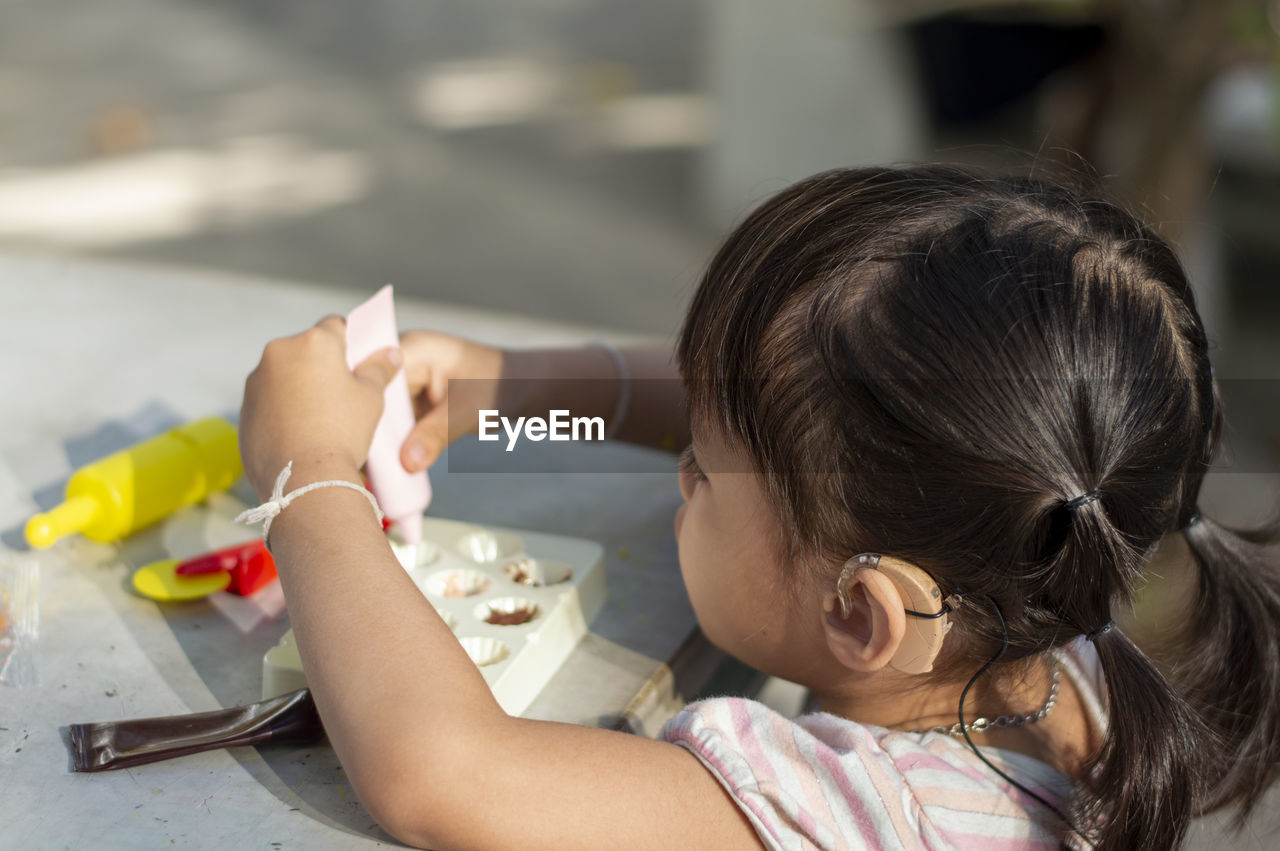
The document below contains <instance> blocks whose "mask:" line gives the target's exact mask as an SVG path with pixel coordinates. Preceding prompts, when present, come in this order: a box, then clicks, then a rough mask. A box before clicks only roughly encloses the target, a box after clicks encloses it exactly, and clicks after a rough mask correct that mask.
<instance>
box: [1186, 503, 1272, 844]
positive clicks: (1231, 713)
mask: <svg viewBox="0 0 1280 851" xmlns="http://www.w3.org/2000/svg"><path fill="white" fill-rule="evenodd" d="M1184 534H1185V536H1186V539H1187V543H1188V544H1189V545H1190V549H1191V553H1192V555H1193V556H1194V558H1195V562H1196V566H1197V568H1198V574H1199V583H1198V588H1197V593H1196V595H1195V601H1194V603H1193V605H1192V609H1191V612H1190V615H1191V617H1190V619H1189V622H1188V624H1187V627H1186V631H1185V633H1184V634H1183V635H1182V636H1180V637H1179V639H1178V640H1177V641H1176V646H1175V647H1174V651H1175V654H1174V655H1172V656H1171V657H1170V659H1171V661H1172V662H1173V664H1172V665H1171V671H1170V676H1171V679H1172V680H1173V682H1174V684H1175V686H1177V687H1178V688H1179V690H1180V691H1181V692H1182V694H1183V695H1184V697H1185V698H1186V700H1187V701H1188V703H1189V704H1190V705H1191V706H1192V707H1193V708H1194V709H1195V711H1196V713H1197V714H1198V715H1199V717H1200V718H1201V719H1202V720H1203V722H1204V724H1205V725H1206V726H1207V727H1208V729H1209V730H1210V731H1211V733H1212V738H1211V739H1210V740H1209V741H1206V742H1204V743H1203V745H1202V746H1201V747H1199V748H1198V751H1199V752H1200V754H1201V763H1202V765H1203V769H1202V770H1203V771H1204V772H1205V775H1206V795H1205V796H1204V797H1203V798H1202V799H1201V800H1200V801H1199V806H1198V808H1197V809H1198V812H1200V813H1208V812H1212V811H1214V810H1217V809H1221V808H1223V807H1227V806H1231V805H1236V806H1238V807H1239V812H1238V816H1237V825H1239V824H1240V823H1241V822H1243V821H1244V819H1245V817H1246V816H1248V814H1249V812H1250V810H1251V809H1252V808H1253V806H1254V805H1255V804H1256V803H1257V802H1258V799H1259V798H1260V797H1261V796H1262V793H1263V792H1264V791H1265V790H1266V787H1267V785H1268V784H1269V783H1270V782H1271V781H1272V780H1273V779H1275V775H1276V767H1277V765H1280V557H1278V556H1280V550H1277V549H1276V544H1277V542H1278V541H1280V524H1277V523H1276V522H1275V521H1272V522H1271V523H1270V524H1268V525H1267V526H1265V527H1263V528H1261V529H1257V530H1236V529H1229V528H1227V527H1225V526H1221V525H1219V524H1218V523H1215V522H1214V521H1212V520H1209V519H1208V518H1204V517H1201V518H1199V519H1198V520H1197V521H1195V522H1192V523H1191V524H1190V525H1188V526H1187V528H1186V529H1185V530H1184Z"/></svg>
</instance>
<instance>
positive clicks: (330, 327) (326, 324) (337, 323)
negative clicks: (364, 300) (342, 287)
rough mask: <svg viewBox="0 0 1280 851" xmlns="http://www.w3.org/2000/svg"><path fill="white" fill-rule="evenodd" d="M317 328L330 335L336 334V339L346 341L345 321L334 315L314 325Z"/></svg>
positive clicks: (331, 314)
mask: <svg viewBox="0 0 1280 851" xmlns="http://www.w3.org/2000/svg"><path fill="white" fill-rule="evenodd" d="M316 327H317V328H322V329H324V330H325V331H328V332H329V333H331V334H337V335H338V338H339V339H341V340H343V341H344V342H345V341H346V339H347V320H346V319H344V318H343V317H341V316H338V315H337V314H336V313H330V314H329V315H328V316H326V317H324V318H323V319H321V320H320V321H319V322H317V323H316Z"/></svg>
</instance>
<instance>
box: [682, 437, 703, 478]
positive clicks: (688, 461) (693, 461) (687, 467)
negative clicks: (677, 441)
mask: <svg viewBox="0 0 1280 851" xmlns="http://www.w3.org/2000/svg"><path fill="white" fill-rule="evenodd" d="M680 475H682V476H689V477H690V478H692V479H694V480H695V481H699V482H705V481H706V480H707V476H706V474H705V473H703V472H702V468H701V467H699V466H698V459H697V457H695V456H694V454H693V447H692V446H690V447H687V448H686V449H685V450H684V451H683V452H681V453H680Z"/></svg>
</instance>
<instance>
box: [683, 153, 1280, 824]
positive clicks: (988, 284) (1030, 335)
mask: <svg viewBox="0 0 1280 851" xmlns="http://www.w3.org/2000/svg"><path fill="white" fill-rule="evenodd" d="M678 359H679V362H680V367H681V370H682V373H683V376H684V379H685V382H686V392H687V396H688V404H689V409H690V413H691V415H692V417H693V418H694V422H695V425H696V426H700V427H709V428H713V429H715V430H716V432H717V433H718V434H720V435H722V436H723V437H725V438H726V439H727V440H729V441H730V442H731V443H733V444H736V445H737V446H739V447H740V448H741V449H742V450H743V451H744V453H745V455H746V456H747V457H749V458H750V459H751V461H752V464H753V466H754V468H755V469H756V470H757V471H758V472H759V473H760V476H761V479H762V482H763V484H764V487H765V489H766V492H767V495H768V497H769V499H770V501H771V502H772V504H773V505H774V507H775V509H776V510H777V512H778V514H779V516H780V517H781V518H782V520H783V527H784V528H785V529H786V530H788V533H789V535H790V538H789V540H788V541H787V546H788V548H789V551H790V552H791V553H792V554H800V553H803V554H805V555H807V556H811V558H807V559H801V560H798V561H799V562H803V563H810V564H819V565H822V568H821V569H824V570H825V569H830V568H833V567H834V568H835V569H838V565H839V564H841V563H842V562H843V560H844V559H845V558H847V557H848V556H850V555H852V554H855V553H858V552H864V551H875V552H882V553H887V554H892V555H896V556H899V557H901V558H905V559H907V560H909V561H912V562H914V563H916V564H918V565H920V566H921V567H922V568H924V569H925V570H927V571H929V573H931V574H932V575H933V576H934V577H935V578H936V579H937V581H938V582H939V584H940V586H941V587H942V590H943V591H944V593H952V592H954V591H957V590H963V589H969V590H971V591H975V592H981V594H987V595H990V596H991V598H993V599H994V600H995V601H996V602H998V604H999V605H1000V607H1001V608H1002V609H1003V612H1004V614H1005V616H1006V619H1007V622H1008V640H1009V650H1008V652H1007V653H1006V654H1005V656H1004V658H1003V659H1002V664H1004V663H1007V662H1014V663H1016V662H1017V661H1018V660H1024V663H1025V660H1028V659H1030V658H1031V657H1034V656H1037V655H1038V654H1042V653H1044V652H1045V651H1047V650H1049V649H1050V648H1053V647H1056V646H1059V645H1062V644H1064V643H1066V642H1068V641H1070V640H1072V639H1074V638H1076V637H1078V636H1080V635H1081V634H1082V633H1090V632H1093V631H1095V630H1097V629H1099V628H1100V627H1102V626H1103V625H1105V624H1106V623H1107V622H1108V621H1109V620H1111V618H1112V612H1113V605H1115V604H1122V605H1125V604H1129V603H1131V601H1132V598H1133V594H1134V591H1135V588H1136V586H1137V585H1138V584H1139V583H1140V581H1141V577H1142V570H1143V567H1144V565H1145V564H1146V562H1147V560H1148V558H1149V557H1150V555H1151V554H1152V552H1153V551H1154V549H1155V547H1156V545H1157V544H1158V542H1159V541H1160V540H1161V538H1163V537H1164V536H1166V535H1168V534H1170V533H1173V532H1175V531H1178V530H1182V529H1184V528H1186V538H1187V541H1188V543H1189V544H1190V547H1191V550H1192V552H1193V554H1194V556H1195V561H1196V564H1197V565H1198V574H1199V592H1198V594H1196V596H1195V602H1194V604H1193V610H1192V611H1191V612H1190V613H1189V615H1188V616H1187V618H1186V621H1185V623H1186V626H1185V630H1184V631H1183V634H1181V635H1180V636H1178V637H1177V639H1176V640H1177V641H1178V643H1179V646H1178V652H1177V653H1176V654H1171V656H1170V658H1174V659H1176V663H1175V664H1173V665H1172V666H1171V667H1170V669H1169V671H1168V672H1167V673H1162V672H1161V671H1160V670H1158V669H1157V667H1156V666H1155V665H1154V664H1153V662H1152V661H1151V659H1149V658H1148V656H1147V655H1145V654H1144V653H1143V652H1142V651H1141V650H1139V649H1138V648H1137V647H1136V646H1135V645H1134V644H1133V643H1131V642H1130V641H1129V639H1128V638H1127V637H1126V636H1125V635H1124V634H1123V633H1122V632H1121V631H1120V630H1110V631H1108V632H1106V633H1104V634H1102V635H1099V636H1098V637H1097V639H1096V642H1095V644H1096V647H1097V652H1098V656H1099V658H1100V660H1101V665H1102V670H1103V671H1104V673H1105V676H1106V682H1107V692H1108V708H1109V728H1108V732H1107V736H1106V739H1105V742H1104V744H1103V746H1102V750H1101V752H1100V753H1099V754H1097V755H1096V761H1095V764H1094V765H1095V767H1096V772H1094V773H1092V774H1091V775H1090V776H1091V778H1092V779H1091V780H1090V782H1089V783H1088V784H1085V785H1087V788H1083V787H1082V788H1081V789H1080V791H1079V792H1078V793H1077V795H1076V797H1075V798H1074V799H1073V801H1072V802H1071V804H1072V821H1073V822H1075V823H1076V824H1087V825H1091V826H1092V827H1091V828H1090V831H1091V832H1092V836H1091V838H1092V839H1093V841H1095V842H1096V844H1097V846H1098V847H1099V848H1105V849H1166V848H1170V847H1173V846H1175V845H1177V844H1178V843H1179V842H1180V841H1181V839H1182V837H1183V836H1184V834H1185V832H1186V829H1187V826H1188V823H1189V821H1190V819H1191V817H1192V816H1193V815H1194V814H1197V813H1203V812H1208V811H1210V810H1214V809H1217V808H1220V807H1224V806H1227V805H1233V804H1234V805H1239V807H1240V815H1241V818H1243V816H1244V815H1245V814H1247V813H1248V811H1249V809H1250V808H1251V807H1252V806H1253V805H1254V804H1255V803H1256V802H1257V800H1258V798H1259V796H1260V795H1261V793H1262V791H1263V790H1264V788H1265V786H1266V785H1267V783H1269V782H1270V780H1271V779H1272V778H1273V773H1274V767H1275V766H1276V764H1277V762H1278V761H1280V705H1278V700H1280V697H1278V695H1280V570H1278V569H1277V564H1276V560H1275V557H1274V555H1275V553H1274V551H1273V550H1271V549H1270V547H1271V546H1273V545H1274V543H1275V542H1276V540H1277V534H1276V529H1275V527H1274V526H1273V527H1269V528H1268V529H1266V530H1262V531H1258V532H1237V531H1233V530H1230V529H1227V528H1224V527H1223V526H1221V525H1219V524H1217V523H1214V522H1213V521H1211V520H1208V519H1199V520H1198V522H1194V523H1191V525H1190V526H1189V527H1188V524H1189V523H1190V521H1192V520H1193V519H1195V518H1198V510H1197V507H1196V503H1197V498H1198V495H1199V491H1200V484H1201V480H1202V478H1203V476H1204V474H1205V471H1206V470H1207V469H1208V467H1209V465H1210V461H1211V459H1212V457H1213V455H1214V452H1215V449H1216V446H1217V442H1218V437H1219V435H1220V433H1221V431H1222V411H1221V405H1220V403H1219V401H1218V398H1217V389H1216V386H1215V383H1214V378H1213V373H1212V370H1211V369H1210V366H1209V358H1208V344H1207V340H1206V337H1205V331H1204V327H1203V325H1202V323H1201V321H1200V318H1199V315H1198V314H1197V312H1196V308H1195V300H1194V298H1193V297H1192V293H1191V288H1190V286H1189V285H1188V283H1187V278H1186V275H1185V273H1184V271H1183V269H1182V266H1181V264H1180V263H1179V262H1178V259H1177V257H1176V256H1175V255H1174V253H1173V252H1172V250H1171V249H1170V248H1169V247H1168V246H1167V245H1166V244H1165V243H1164V242H1162V241H1161V240H1160V239H1159V238H1158V237H1157V236H1156V235H1155V234H1154V233H1153V232H1152V231H1151V230H1150V229H1148V228H1147V227H1145V226H1144V225H1143V224H1142V223H1140V222H1139V221H1138V220H1137V219H1135V218H1134V217H1132V216H1131V215H1129V214H1128V213H1126V212H1124V211H1123V210H1122V209H1120V208H1119V207H1117V206H1116V205H1114V204H1111V203H1108V202H1105V201H1102V200H1099V199H1096V198H1091V197H1085V196H1083V195H1081V194H1079V193H1077V192H1075V191H1072V190H1068V189H1064V188H1062V187H1059V186H1055V185H1050V184H1047V183H1044V182H1040V181H1037V180H1034V179H1030V178H1008V177H1005V178H992V177H988V176H984V175H980V174H977V173H975V172H972V171H968V170H963V169H959V168H953V167H943V166H930V167H917V168H910V169H891V170H881V169H864V170H839V171H832V172H826V173H823V174H819V175H816V176H815V177H812V178H809V179H808V180H805V181H803V182H801V183H799V184H796V185H795V186H793V187H791V188H789V189H786V190H784V191H783V192H781V193H779V194H778V195H776V196H775V197H773V198H771V199H769V200H768V201H766V202H765V203H764V204H763V206H761V207H760V208H759V209H757V210H756V211H755V212H754V213H752V214H751V215H750V216H749V217H748V218H747V219H746V221H744V222H743V223H742V224H741V225H740V226H739V227H738V228H737V229H736V230H735V231H734V233H733V234H732V235H731V236H730V237H729V238H728V240H727V241H726V242H725V244H724V245H723V246H722V247H721V249H720V250H719V252H718V253H717V254H716V256H715V257H714V258H713V260H712V261H711V265H710V266H709V268H708V270H707V272H706V275H705V277H704V279H703V281H702V283H701V285H700V286H699V288H698V291H697V293H696V294H695V296H694V299H693V303H692V305H691V307H690V309H689V314H688V318H687V320H686V322H685V325H684V328H683V329H682V331H681V336H680V340H679V346H678ZM1093 491H1096V492H1097V494H1098V495H1099V498H1098V499H1096V500H1094V501H1086V502H1085V504H1082V505H1077V504H1076V503H1073V504H1072V505H1070V506H1068V505H1067V503H1068V502H1069V501H1071V500H1072V499H1073V498H1075V497H1079V496H1081V495H1084V494H1089V493H1090V492H1093ZM981 599H982V598H981V597H980V596H971V597H969V598H967V599H966V600H964V601H963V602H962V603H961V604H960V605H959V607H958V608H957V609H956V612H955V614H954V615H953V618H952V620H953V624H954V627H953V629H952V630H951V633H950V634H949V636H948V641H947V644H946V647H945V648H944V655H943V657H942V659H941V660H940V664H939V668H938V676H940V677H943V676H946V677H954V678H957V679H967V678H968V676H969V675H970V674H971V673H972V672H973V671H974V670H976V669H977V668H978V667H979V666H980V665H982V663H983V662H985V661H987V660H988V659H989V658H990V657H991V656H992V651H993V649H994V648H995V647H997V646H998V643H999V639H1000V630H999V628H998V626H997V621H996V617H995V615H994V612H993V611H992V608H991V607H990V605H987V604H983V603H982V602H981Z"/></svg>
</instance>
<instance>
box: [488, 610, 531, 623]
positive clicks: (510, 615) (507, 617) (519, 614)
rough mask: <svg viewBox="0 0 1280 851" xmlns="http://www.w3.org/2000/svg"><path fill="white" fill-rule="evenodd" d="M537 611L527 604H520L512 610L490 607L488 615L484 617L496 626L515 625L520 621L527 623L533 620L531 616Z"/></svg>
mask: <svg viewBox="0 0 1280 851" xmlns="http://www.w3.org/2000/svg"><path fill="white" fill-rule="evenodd" d="M536 614H537V612H536V611H534V610H533V609H531V608H529V607H528V606H522V607H521V608H518V609H515V610H514V611H510V612H504V611H500V610H498V609H490V610H489V617H487V618H485V622H486V623H491V624H494V625H496V626H516V625H518V624H522V623H528V622H529V621H531V620H533V616H534V615H536Z"/></svg>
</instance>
